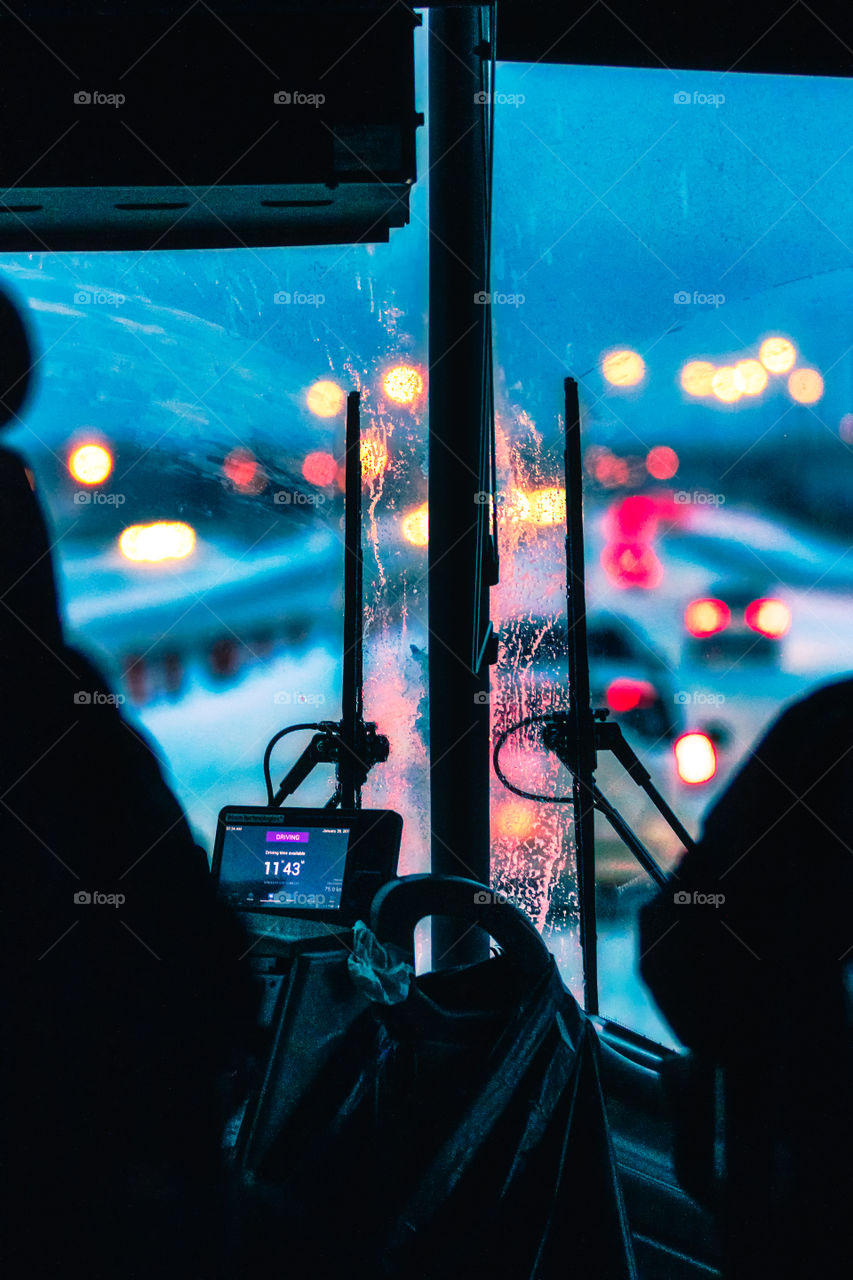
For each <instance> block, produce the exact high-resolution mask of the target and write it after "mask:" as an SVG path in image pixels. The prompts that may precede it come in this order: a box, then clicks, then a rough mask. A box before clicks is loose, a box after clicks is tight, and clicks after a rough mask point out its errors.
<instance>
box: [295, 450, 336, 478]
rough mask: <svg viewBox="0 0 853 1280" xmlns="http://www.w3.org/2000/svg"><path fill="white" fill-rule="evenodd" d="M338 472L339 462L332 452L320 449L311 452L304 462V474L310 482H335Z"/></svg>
mask: <svg viewBox="0 0 853 1280" xmlns="http://www.w3.org/2000/svg"><path fill="white" fill-rule="evenodd" d="M337 474H338V464H337V462H336V461H335V459H334V458H333V457H332V455H331V454H330V453H324V452H322V451H321V450H318V451H317V452H316V453H309V454H308V455H307V457H306V458H305V461H304V462H303V463H302V475H303V476H304V478H305V479H306V480H307V481H308V483H309V484H316V485H320V486H322V485H327V484H333V483H334V480H335V477H336V476H337Z"/></svg>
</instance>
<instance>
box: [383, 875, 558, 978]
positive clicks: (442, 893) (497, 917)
mask: <svg viewBox="0 0 853 1280" xmlns="http://www.w3.org/2000/svg"><path fill="white" fill-rule="evenodd" d="M427 916H452V917H453V918H454V919H457V920H463V921H466V922H468V923H469V924H472V925H479V926H480V927H481V928H483V929H485V930H486V932H487V933H488V934H490V935H491V936H492V937H493V938H494V940H495V942H497V943H498V945H499V946H500V947H501V949H502V951H503V952H504V953H505V954H507V955H508V956H510V957H511V958H512V959H513V960H514V961H515V962H516V963H518V964H519V965H521V966H522V967H523V968H525V969H528V970H530V971H532V972H536V973H538V972H541V971H544V969H545V968H546V967H547V966H548V965H550V964H551V953H550V952H549V950H548V948H547V947H546V946H545V943H544V942H543V941H542V938H541V937H540V935H539V933H538V932H537V930H536V929H535V928H534V927H533V925H532V924H531V923H530V921H529V920H528V918H527V916H526V915H524V913H523V912H522V911H519V909H518V908H517V907H514V906H512V905H511V904H510V903H509V902H506V901H505V900H504V899H503V897H502V895H501V896H497V895H496V894H495V893H494V892H493V891H492V890H491V889H489V888H488V886H487V885H483V884H479V883H478V882H477V881H476V880H468V879H466V878H465V877H464V876H438V875H415V876H401V877H400V878H399V879H397V880H392V881H391V882H390V883H389V884H386V885H383V887H382V888H381V889H380V890H379V892H378V893H377V894H376V897H375V898H374V899H373V904H372V906H371V908H370V928H371V930H372V931H373V933H374V934H375V935H376V937H377V938H378V939H379V941H380V942H383V943H393V944H394V945H396V946H398V947H401V948H402V949H403V950H405V951H407V952H409V953H411V952H412V951H413V949H414V933H415V926H416V925H417V924H418V922H419V921H420V920H423V919H425V917H427Z"/></svg>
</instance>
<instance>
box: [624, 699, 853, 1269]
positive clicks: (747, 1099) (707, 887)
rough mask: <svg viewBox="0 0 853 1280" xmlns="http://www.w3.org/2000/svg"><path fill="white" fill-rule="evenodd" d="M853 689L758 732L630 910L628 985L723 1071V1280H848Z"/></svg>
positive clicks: (852, 1184) (795, 709)
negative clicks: (687, 839)
mask: <svg viewBox="0 0 853 1280" xmlns="http://www.w3.org/2000/svg"><path fill="white" fill-rule="evenodd" d="M851 796H853V680H851V679H846V680H843V681H840V682H838V683H834V684H831V685H829V686H826V687H824V688H821V689H819V690H818V691H817V692H814V693H812V694H810V695H809V696H808V697H806V698H804V699H803V700H802V701H800V702H798V703H796V704H795V705H793V706H791V707H790V708H788V709H787V710H786V711H785V712H784V714H782V715H781V716H780V718H779V719H778V720H777V721H776V722H775V724H774V725H773V726H772V727H771V728H770V730H769V731H768V732H767V734H766V735H765V736H764V738H763V739H762V740H761V742H760V743H759V744H758V746H757V747H756V748H755V749H754V750H753V751H752V752H751V754H750V756H749V757H748V758H747V760H746V763H745V764H744V765H743V766H742V768H741V769H740V771H739V772H738V773H737V775H736V776H735V777H734V779H733V780H732V782H731V783H730V785H729V786H728V788H727V789H726V791H725V793H724V794H723V795H722V797H721V798H720V799H719V801H718V802H717V803H716V805H715V806H714V807H713V809H712V810H711V812H710V814H709V815H708V818H707V820H706V822H705V825H704V830H703V833H702V838H701V840H700V842H699V844H698V846H697V848H696V849H695V851H693V852H690V853H687V854H685V855H684V857H683V858H682V861H681V862H680V864H679V866H678V868H677V874H676V875H675V877H673V879H672V881H671V884H670V886H669V887H667V888H666V889H663V890H661V891H660V893H659V894H658V895H657V897H656V898H655V899H654V900H653V901H652V902H651V903H650V904H649V905H648V906H647V907H646V908H645V910H644V912H643V915H642V922H641V948H642V953H643V955H642V961H641V966H642V972H643V976H644V978H645V980H646V982H647V983H648V985H649V986H650V987H651V989H652V991H653V993H654V995H655V997H656V999H657V1001H658V1004H659V1005H660V1007H661V1009H662V1010H663V1012H664V1013H665V1015H666V1017H667V1018H668V1019H669V1021H670V1023H671V1025H672V1026H673V1028H674V1029H675V1031H676V1032H677V1033H678V1035H679V1036H680V1038H681V1040H682V1041H683V1042H684V1043H685V1044H686V1045H687V1046H689V1047H690V1048H691V1049H693V1050H695V1051H696V1052H697V1053H698V1054H700V1055H702V1056H703V1057H704V1058H706V1059H708V1060H710V1061H711V1062H713V1063H716V1064H718V1065H719V1066H720V1067H721V1068H722V1072H723V1076H722V1078H723V1081H724V1096H725V1125H726V1176H725V1180H724V1187H723V1190H722V1200H721V1205H720V1219H721V1231H722V1236H723V1241H724V1250H725V1254H726V1270H725V1276H726V1280H747V1277H749V1278H750V1280H754V1278H755V1277H756V1276H765V1275H766V1276H773V1277H774V1280H794V1278H795V1277H796V1278H797V1280H803V1278H805V1277H809V1278H811V1277H818V1276H819V1277H821V1280H828V1278H830V1277H832V1278H834V1277H840V1276H842V1275H845V1276H846V1275H848V1274H849V1270H850V1265H851V1257H853V1251H851V1245H853V1231H851V1212H850V1211H851V1207H852V1206H853V1179H851V1164H850V1160H851V1149H853V1091H851V1085H853V1017H851V992H850V984H849V977H850V974H851V960H853V913H851V901H853V810H852V809H851Z"/></svg>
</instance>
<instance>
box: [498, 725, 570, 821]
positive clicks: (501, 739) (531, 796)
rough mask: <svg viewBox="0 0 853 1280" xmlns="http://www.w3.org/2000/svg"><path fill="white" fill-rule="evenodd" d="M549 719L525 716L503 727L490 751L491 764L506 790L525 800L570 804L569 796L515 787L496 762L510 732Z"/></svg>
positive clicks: (515, 731)
mask: <svg viewBox="0 0 853 1280" xmlns="http://www.w3.org/2000/svg"><path fill="white" fill-rule="evenodd" d="M549 719H550V716H525V718H524V719H523V720H519V722H518V724H513V725H510V727H509V728H508V729H504V731H503V733H501V734H500V735H499V736H498V740H497V742H496V743H495V748H494V751H493V752H492V765H493V767H494V770H495V773H496V774H497V776H498V778H499V779H500V781H501V782H502V784H503V785H504V786H505V787H506V789H507V791H512V792H513V793H514V794H515V795H517V796H521V797H522V798H523V799H525V800H538V801H539V802H540V803H541V804H571V803H572V797H571V796H541V795H538V794H537V793H536V792H535V791H522V790H521V788H520V787H516V786H515V785H514V784H513V783H512V782H510V780H509V778H507V776H506V774H505V773H504V772H503V770H502V769H501V767H500V764H499V763H498V760H499V757H500V753H501V748H502V747H503V746H504V744H505V743H506V741H507V739H508V738H509V737H510V735H511V734H513V733H517V732H518V730H519V729H524V728H526V727H527V726H528V725H531V724H546V723H547V722H548V720H549Z"/></svg>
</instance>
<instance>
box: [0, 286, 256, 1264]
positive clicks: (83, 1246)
mask: <svg viewBox="0 0 853 1280" xmlns="http://www.w3.org/2000/svg"><path fill="white" fill-rule="evenodd" d="M31 365H32V357H31V354H30V348H29V343H28V339H27V333H26V331H25V328H24V325H23V323H22V321H21V319H20V317H19V315H18V313H17V311H16V309H15V308H14V307H13V306H12V304H11V303H10V302H9V300H8V299H7V298H6V297H5V296H3V295H2V293H0V412H2V417H0V424H2V423H5V422H8V421H9V420H10V419H14V418H16V417H17V416H18V414H19V412H20V410H21V407H22V405H23V403H24V399H25V396H26V391H27V387H28V383H29V370H30V368H31ZM0 706H2V714H3V733H2V745H0V911H2V927H0V947H1V948H2V964H3V974H2V991H3V1008H2V1018H3V1022H2V1030H3V1039H4V1051H3V1055H2V1068H0V1071H2V1076H1V1077H0V1088H2V1094H0V1099H1V1100H0V1105H2V1108H3V1119H2V1142H3V1147H4V1164H5V1166H6V1167H5V1175H6V1176H5V1177H4V1179H3V1191H2V1193H0V1204H2V1216H3V1224H2V1225H3V1239H2V1253H3V1261H4V1268H3V1269H4V1273H5V1274H6V1275H9V1276H14V1277H17V1276H30V1277H32V1276H35V1277H41V1276H45V1277H47V1276H54V1275H56V1276H58V1275H66V1274H68V1273H69V1271H72V1270H74V1271H76V1270H80V1271H81V1272H83V1273H84V1274H86V1275H88V1276H89V1277H93V1278H97V1280H107V1277H108V1278H109V1280H116V1278H117V1277H131V1278H133V1277H137V1278H138V1280H149V1277H153V1276H155V1275H156V1276H158V1277H178V1276H181V1277H185V1278H187V1280H189V1277H201V1276H204V1277H208V1276H219V1275H220V1274H224V1273H225V1272H224V1263H223V1262H222V1259H223V1257H224V1255H225V1251H224V1243H225V1242H224V1237H223V1233H222V1232H221V1230H220V1224H221V1222H222V1218H223V1215H222V1204H223V1198H224V1185H223V1169H222V1162H221V1159H220V1150H219V1147H220V1135H221V1130H222V1125H223V1122H224V1119H225V1115H226V1106H227V1104H226V1101H225V1099H224V1097H223V1084H224V1083H225V1082H227V1079H228V1073H229V1072H232V1073H233V1072H234V1071H235V1070H236V1069H238V1068H239V1067H240V1066H241V1064H242V1061H243V1058H244V1055H245V1054H246V1052H247V1049H248V1048H249V1046H250V1044H251V1040H252V1035H253V1028H254V1021H255V1013H256V996H255V989H254V985H253V983H252V980H251V977H250V975H249V972H248V969H247V964H246V961H245V959H241V957H243V956H244V953H245V952H246V950H247V947H248V943H247V942H246V939H245V937H244V936H243V934H242V931H241V930H240V928H239V926H238V925H237V923H236V921H235V920H234V919H232V917H231V916H230V914H229V913H228V912H226V910H225V909H224V908H223V907H221V906H220V905H219V904H218V903H217V902H216V900H215V897H214V895H213V892H212V885H211V880H210V876H209V873H208V869H207V863H206V859H205V856H204V854H203V852H202V851H201V850H200V849H199V848H198V847H197V846H196V845H195V844H194V842H193V839H192V836H191V833H190V830H189V827H188V825H187V822H186V819H185V817H184V815H183V813H182V811H181V808H180V806H179V805H178V803H177V801H176V800H175V799H174V797H173V795H172V794H171V792H170V791H169V789H168V787H167V786H166V784H165V783H164V781H163V777H162V774H161V772H160V769H159V767H158V764H157V761H156V759H155V755H154V753H153V751H152V749H151V748H150V746H149V745H148V743H147V742H146V741H145V739H144V738H143V737H142V735H141V734H140V733H139V732H138V731H137V730H136V729H135V728H134V727H133V726H132V725H131V724H130V723H129V722H128V721H126V720H125V719H124V718H123V717H122V715H121V713H120V709H119V706H118V705H117V700H116V698H115V697H114V695H113V694H112V692H111V690H110V689H109V687H108V686H107V685H106V683H105V682H104V680H103V678H102V677H101V676H100V674H99V673H98V671H97V670H96V669H95V668H94V667H93V666H92V664H91V663H90V662H89V661H88V660H86V659H85V658H84V657H83V656H82V655H81V654H80V653H78V652H76V651H75V650H74V649H72V648H70V647H69V646H67V645H66V644H65V643H64V640H63V635H62V626H61V622H60V618H59V613H58V610H57V603H56V590H55V585H54V579H53V572H52V568H51V548H50V540H49V535H48V531H47V527H46V524H45V520H44V518H43V516H42V513H41V511H40V510H39V506H38V503H37V501H36V498H35V495H34V493H33V491H32V488H31V485H30V482H29V479H28V475H27V473H26V471H25V468H24V466H23V463H22V461H21V459H20V458H19V457H17V455H15V454H14V453H11V452H9V451H7V450H0Z"/></svg>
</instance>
